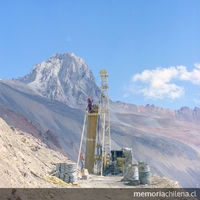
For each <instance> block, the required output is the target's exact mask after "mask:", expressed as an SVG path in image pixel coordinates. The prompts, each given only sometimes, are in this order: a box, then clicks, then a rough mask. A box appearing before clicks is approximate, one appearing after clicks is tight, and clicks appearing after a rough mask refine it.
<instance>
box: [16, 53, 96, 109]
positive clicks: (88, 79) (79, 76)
mask: <svg viewBox="0 0 200 200" xmlns="http://www.w3.org/2000/svg"><path fill="white" fill-rule="evenodd" d="M13 80H15V81H20V82H22V83H25V84H27V85H29V86H30V87H32V88H33V89H35V90H36V91H37V92H38V93H39V94H41V95H42V96H43V97H46V98H49V99H52V100H57V101H61V102H64V103H66V104H68V105H70V106H71V107H74V108H81V109H83V107H85V106H86V99H87V97H88V96H92V98H93V99H94V100H97V99H99V95H100V90H99V87H98V86H97V85H96V82H95V78H94V76H93V74H92V72H91V70H90V69H89V67H88V66H87V64H86V63H85V62H84V60H83V59H82V58H80V57H78V56H75V55H74V54H73V53H64V54H61V53H56V54H54V55H53V56H51V57H50V58H49V59H48V60H47V61H44V62H42V63H40V64H37V65H35V66H33V68H32V69H31V72H30V74H27V75H25V76H24V77H22V78H18V79H13Z"/></svg>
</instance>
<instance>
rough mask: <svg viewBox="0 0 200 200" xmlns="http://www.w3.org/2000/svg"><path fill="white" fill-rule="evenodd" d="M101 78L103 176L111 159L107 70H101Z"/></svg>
mask: <svg viewBox="0 0 200 200" xmlns="http://www.w3.org/2000/svg"><path fill="white" fill-rule="evenodd" d="M100 76H101V99H100V108H99V115H100V125H101V129H100V135H101V150H102V155H101V175H102V173H103V168H105V166H106V163H107V161H109V159H110V153H111V140H110V108H109V96H108V88H109V87H108V74H107V71H106V70H100Z"/></svg>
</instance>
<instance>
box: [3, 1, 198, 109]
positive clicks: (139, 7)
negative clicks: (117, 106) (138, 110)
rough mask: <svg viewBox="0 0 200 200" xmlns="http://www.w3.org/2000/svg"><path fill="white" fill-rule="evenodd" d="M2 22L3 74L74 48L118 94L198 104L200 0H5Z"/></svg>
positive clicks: (172, 105) (168, 104)
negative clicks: (102, 73)
mask: <svg viewBox="0 0 200 200" xmlns="http://www.w3.org/2000/svg"><path fill="white" fill-rule="evenodd" d="M0 27H1V31H0V55H1V56H0V78H6V79H12V78H18V77H19V76H24V75H25V74H27V73H29V72H30V70H31V68H32V67H33V65H35V64H38V63H40V62H42V61H44V60H47V59H48V58H49V57H50V56H52V55H53V54H55V53H58V52H60V53H65V52H73V53H74V54H75V55H77V56H79V57H81V58H83V60H84V61H85V62H86V63H87V64H88V66H89V67H90V69H91V70H92V72H93V74H94V76H95V78H96V80H97V81H98V82H99V80H100V77H99V70H101V69H106V70H107V71H108V73H109V86H110V88H109V95H110V98H111V99H112V100H113V101H117V100H119V101H123V102H128V103H133V104H136V105H146V104H154V105H155V106H158V107H163V108H169V109H179V108H180V107H182V106H188V107H190V108H191V109H193V108H194V107H196V106H197V107H200V1H199V0H124V1H122V0H101V1H98V0H96V1H94V0H84V1H82V0H73V1H72V0H60V1H59V0H15V1H14V0H7V1H0Z"/></svg>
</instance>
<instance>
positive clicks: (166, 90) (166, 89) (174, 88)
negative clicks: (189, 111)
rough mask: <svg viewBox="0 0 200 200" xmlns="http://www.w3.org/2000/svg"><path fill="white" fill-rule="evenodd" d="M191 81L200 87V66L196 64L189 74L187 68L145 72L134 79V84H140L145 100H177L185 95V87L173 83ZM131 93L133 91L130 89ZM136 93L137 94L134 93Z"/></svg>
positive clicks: (140, 91) (158, 69)
mask: <svg viewBox="0 0 200 200" xmlns="http://www.w3.org/2000/svg"><path fill="white" fill-rule="evenodd" d="M175 80H179V81H189V82H191V83H193V84H196V85H200V64H197V63H196V64H195V68H194V69H193V70H192V71H191V72H189V71H188V70H187V68H186V67H185V66H177V67H174V66H172V67H169V68H161V67H158V68H156V69H154V70H144V71H143V72H142V73H141V74H135V75H134V76H133V77H132V82H133V83H140V90H138V93H142V94H143V95H144V96H145V98H151V99H163V98H168V99H172V100H173V99H176V98H180V97H181V96H183V95H184V93H185V90H184V88H183V87H181V86H179V85H177V84H175V83H173V81H175ZM130 91H133V89H131V88H130ZM133 93H135V92H133Z"/></svg>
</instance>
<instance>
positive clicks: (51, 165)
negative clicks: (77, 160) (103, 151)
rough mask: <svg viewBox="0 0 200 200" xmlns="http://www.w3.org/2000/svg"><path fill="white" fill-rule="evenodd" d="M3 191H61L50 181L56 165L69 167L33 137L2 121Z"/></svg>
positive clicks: (0, 185)
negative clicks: (51, 188)
mask: <svg viewBox="0 0 200 200" xmlns="http://www.w3.org/2000/svg"><path fill="white" fill-rule="evenodd" d="M0 151H1V154H0V168H1V172H0V188H13V187H17V188H19V187H20V188H40V187H42V188H48V187H61V185H59V184H55V183H53V181H51V180H50V178H51V177H50V176H49V175H50V174H51V172H52V171H53V170H54V169H55V165H56V163H62V162H65V163H70V162H71V161H70V160H68V158H66V157H64V156H63V155H62V154H60V153H59V152H56V151H53V150H50V149H48V148H47V146H46V145H45V144H44V143H43V142H41V141H40V140H39V139H36V138H35V137H33V136H32V135H30V134H28V133H25V132H22V131H20V130H17V129H13V128H11V127H9V126H8V125H7V124H6V123H5V121H4V120H3V119H1V118H0Z"/></svg>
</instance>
